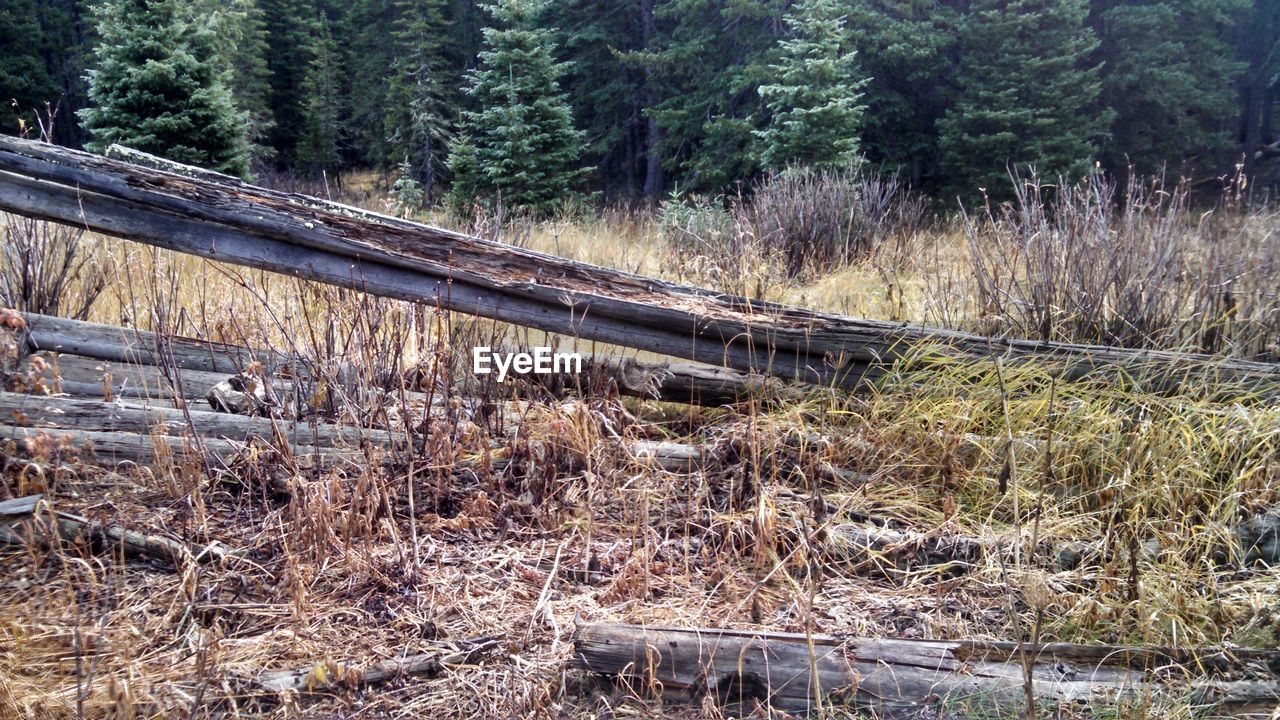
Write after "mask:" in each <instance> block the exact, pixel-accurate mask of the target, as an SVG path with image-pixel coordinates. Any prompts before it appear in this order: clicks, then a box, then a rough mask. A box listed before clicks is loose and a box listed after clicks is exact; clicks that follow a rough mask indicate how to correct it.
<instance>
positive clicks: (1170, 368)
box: [0, 137, 1280, 393]
mask: <svg viewBox="0 0 1280 720" xmlns="http://www.w3.org/2000/svg"><path fill="white" fill-rule="evenodd" d="M129 157H130V158H131V159H134V160H138V159H141V156H140V155H139V154H137V153H134V154H132V155H129ZM152 164H153V165H157V166H160V167H165V168H168V169H167V170H160V169H156V168H155V167H146V166H144V165H139V164H134V163H130V162H124V161H121V160H117V159H112V158H106V157H101V156H97V155H92V154H89V153H84V152H79V151H75V150H70V149H67V148H61V147H57V146H54V145H48V144H44V143H38V142H32V141H27V140H21V139H17V138H10V137H4V138H0V209H4V210H8V211H11V212H15V213H19V214H22V215H27V216H30V217H35V218H40V219H45V220H51V221H55V222H61V223H67V224H70V225H75V226H77V227H84V228H86V229H89V230H92V231H96V232H100V233H104V234H108V235H114V236H118V237H123V238H128V239H131V240H136V241H139V242H144V243H149V244H152V245H156V246H159V247H164V248H169V249H172V250H176V251H180V252H184V253H191V254H194V255H198V256H201V257H206V258H210V259H213V260H219V261H223V262H229V263H234V264H239V265H247V266H251V267H255V268H260V269H264V270H270V271H275V272H280V273H285V274H288V275H293V276H297V277H303V278H307V279H311V280H316V281H320V282H326V283H331V284H335V285H340V286H345V287H352V288H355V289H358V290H362V291H366V292H369V293H373V294H376V295H382V296H386V297H391V298H398V299H402V300H409V301H414V302H421V303H427V304H431V305H435V306H438V307H441V308H445V309H448V310H455V311H459V312H463V313H467V314H471V315H476V316H480V317H485V318H493V319H495V320H501V321H503V322H509V323H513V324H516V325H524V326H527V327H532V328H537V329H540V330H544V331H548V332H553V333H560V334H563V335H569V336H574V337H579V338H582V339H586V340H594V341H598V342H603V343H610V344H614V345H620V346H623V347H630V348H636V349H640V350H646V351H651V352H655V353H659V354H662V355H671V356H675V357H680V358H685V359H689V360H695V361H699V362H705V363H708V364H710V365H714V366H724V367H729V368H733V369H737V370H742V371H746V372H751V373H760V374H768V375H774V376H778V377H781V378H784V379H787V380H801V381H805V382H812V383H818V384H821V385H832V386H838V387H846V388H848V387H854V386H857V385H858V384H859V383H860V382H861V381H863V380H865V379H868V378H875V377H877V376H880V375H881V374H883V373H884V371H885V370H886V368H887V367H889V366H890V365H892V364H895V363H901V364H902V366H903V367H906V368H914V367H929V366H936V365H937V364H939V363H948V362H956V361H964V362H974V361H986V360H989V359H990V358H992V357H993V356H994V357H1005V358H1007V360H1008V361H1009V362H1036V363H1040V364H1045V365H1047V366H1050V367H1052V368H1054V369H1055V370H1056V371H1057V372H1059V373H1060V374H1062V375H1064V376H1066V377H1078V376H1081V375H1087V374H1091V373H1094V372H1095V371H1099V370H1102V369H1106V370H1108V371H1114V372H1116V373H1118V374H1119V375H1122V376H1124V377H1127V378H1155V379H1156V380H1157V382H1158V383H1159V384H1160V385H1162V386H1164V387H1169V388H1173V389H1177V388H1179V387H1181V386H1182V385H1184V384H1186V383H1192V384H1195V383H1200V382H1206V381H1208V382H1213V383H1218V382H1221V381H1226V382H1228V383H1231V384H1235V385H1240V386H1243V387H1246V388H1249V389H1254V390H1263V391H1266V392H1268V393H1270V392H1274V391H1275V389H1276V387H1277V386H1278V385H1280V366H1277V365H1273V364H1267V363H1252V362H1244V361H1228V360H1221V359H1218V358H1213V357H1209V356H1203V355H1191V354H1180V353H1170V352H1155V351H1139V350H1128V349H1122V348H1112V347H1099V346H1088V345H1076V344H1064V343H1049V342H1035V341H1022V340H1010V339H1001V338H990V337H981V336H976V335H970V334H965V333H959V332H953V331H947V330H940V329H935V328H927V327H916V326H909V325H903V324H898V323H888V322H878V321H870V320H860V319H856V318H851V317H845V316H840V315H832V314H824V313H818V312H812V311H807V310H801V309H797V308H791V307H786V306H782V305H778V304H774V303H767V302H763V301H759V300H751V299H748V298H744V297H739V296H733V295H727V294H723V293H716V292H711V291H708V290H702V289H698V288H692V287H687V286H682V285H677V284H674V283H670V282H666V281H662V280H657V279H654V278H648V277H643V276H639V275H633V274H629V273H624V272H620V271H617V270H611V269H608V268H602V267H597V266H593V265H588V264H584V263H579V262H574V261H570V260H566V259H563V258H558V257H554V256H550V255H546V254H542V253H537V252H533V251H530V250H527V249H522V248H516V247H512V246H509V245H504V244H501V243H497V242H492V241H487V240H482V239H479V238H475V237H471V236H467V235H463V234H460V233H455V232H450V231H447V230H443V229H440V228H435V227H431V226H427V225H421V224H418V223H413V222H409V221H406V220H402V219H399V218H393V217H389V216H384V215H378V214H376V213H371V212H369V211H365V210H360V209H356V208H350V207H346V206H342V205H338V204H336V203H332V202H327V201H323V200H319V199H316V198H311V197H307V196H303V195H296V194H289V193H284V192H279V191H273V190H267V189H264V188H259V187H255V186H253V185H250V184H248V183H244V182H242V181H239V180H235V179H233V178H229V177H226V176H220V175H216V174H212V173H209V172H207V171H202V170H199V169H195V168H186V167H185V166H181V165H177V164H174V163H167V162H165V161H157V162H154V163H152Z"/></svg>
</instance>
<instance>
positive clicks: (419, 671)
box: [248, 637, 501, 693]
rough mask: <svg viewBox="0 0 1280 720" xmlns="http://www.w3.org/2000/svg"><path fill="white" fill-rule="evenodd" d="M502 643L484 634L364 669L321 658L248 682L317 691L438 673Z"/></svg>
mask: <svg viewBox="0 0 1280 720" xmlns="http://www.w3.org/2000/svg"><path fill="white" fill-rule="evenodd" d="M500 644H501V639H500V638H496V637H481V638H475V639H472V640H464V641H462V642H460V643H457V646H458V647H456V648H453V649H450V650H448V651H445V650H442V651H440V652H434V653H420V654H417V655H409V656H407V657H403V658H392V659H390V660H384V661H382V662H378V663H374V664H372V665H369V666H368V667H365V668H363V669H355V668H348V667H345V666H342V665H339V664H337V663H334V662H321V663H316V664H315V665H312V666H311V667H307V668H302V669H298V670H276V671H268V672H263V673H260V674H258V675H257V676H255V677H254V678H253V679H252V680H251V681H250V682H249V683H248V685H249V686H250V687H251V688H253V689H256V690H259V691H265V692H268V693H287V692H297V693H314V692H322V691H325V690H331V689H335V688H338V687H343V686H345V687H357V686H361V685H377V684H380V683H385V682H388V681H390V680H395V679H396V678H401V677H408V676H412V675H418V676H422V677H428V678H431V677H436V676H437V675H439V674H440V673H441V672H443V671H444V670H445V669H446V668H449V667H452V666H458V665H469V664H472V663H475V662H476V661H478V660H480V659H481V658H483V657H484V656H486V655H489V654H491V653H492V652H493V651H494V650H496V649H497V648H498V647H499V645H500Z"/></svg>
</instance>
